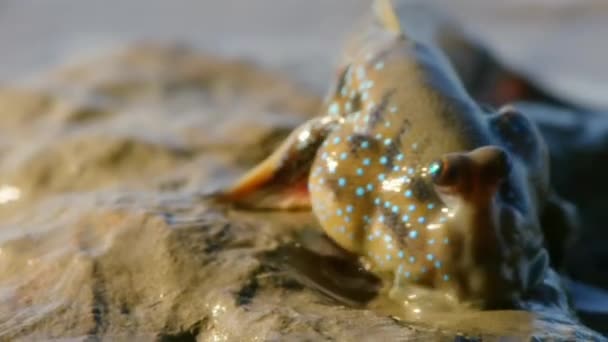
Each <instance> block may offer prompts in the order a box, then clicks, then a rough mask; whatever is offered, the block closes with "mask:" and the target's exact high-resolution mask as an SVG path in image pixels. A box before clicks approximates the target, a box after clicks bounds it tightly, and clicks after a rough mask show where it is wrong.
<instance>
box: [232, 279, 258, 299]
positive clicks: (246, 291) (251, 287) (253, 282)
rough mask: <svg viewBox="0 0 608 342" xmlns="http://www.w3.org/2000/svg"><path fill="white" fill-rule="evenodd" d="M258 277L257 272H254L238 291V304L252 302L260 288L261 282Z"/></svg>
mask: <svg viewBox="0 0 608 342" xmlns="http://www.w3.org/2000/svg"><path fill="white" fill-rule="evenodd" d="M256 273H257V272H256ZM256 277H257V274H253V275H252V277H251V278H250V279H249V281H248V282H247V283H246V284H245V285H244V286H243V287H242V288H241V289H240V290H239V291H238V292H237V293H236V301H235V302H236V305H237V306H243V305H247V304H250V303H251V301H252V300H253V297H255V295H256V293H257V292H258V289H259V288H260V283H259V282H258V279H257V278H256Z"/></svg>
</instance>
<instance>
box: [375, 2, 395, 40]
mask: <svg viewBox="0 0 608 342" xmlns="http://www.w3.org/2000/svg"><path fill="white" fill-rule="evenodd" d="M373 6H374V14H375V16H376V19H378V21H379V23H380V25H382V27H383V28H384V29H386V30H388V31H390V32H393V33H395V34H402V31H401V24H400V23H399V17H398V16H397V11H396V10H395V6H394V5H393V2H392V0H374V5H373Z"/></svg>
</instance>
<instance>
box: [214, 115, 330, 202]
mask: <svg viewBox="0 0 608 342" xmlns="http://www.w3.org/2000/svg"><path fill="white" fill-rule="evenodd" d="M337 120H339V118H333V117H320V118H315V119H312V120H310V121H308V122H306V123H305V124H303V125H302V126H300V127H299V128H297V129H296V130H295V131H293V132H292V133H291V134H290V135H289V137H288V138H287V139H286V140H285V141H284V142H283V143H282V144H281V146H279V148H278V149H277V150H276V151H274V152H273V153H272V154H271V155H270V156H269V157H268V158H266V159H265V160H264V161H262V162H261V163H260V164H258V165H257V166H256V167H254V168H253V169H252V170H250V171H248V172H247V173H246V174H245V175H244V176H242V177H241V178H240V179H238V180H237V181H236V182H235V183H234V184H233V185H232V186H230V187H229V188H228V189H225V190H223V191H220V192H219V193H217V194H216V196H215V197H216V198H217V199H218V200H221V201H224V202H231V203H234V204H235V205H237V206H240V207H245V208H251V209H307V208H310V196H309V193H308V175H309V172H310V167H311V164H312V162H313V160H314V158H315V155H316V152H317V149H318V148H319V146H320V145H321V143H323V141H324V140H325V138H326V137H327V135H328V134H329V133H330V132H331V130H332V129H333V128H334V127H335V125H336V124H337Z"/></svg>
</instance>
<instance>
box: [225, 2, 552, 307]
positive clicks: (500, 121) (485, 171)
mask: <svg viewBox="0 0 608 342" xmlns="http://www.w3.org/2000/svg"><path fill="white" fill-rule="evenodd" d="M374 9H375V13H376V15H375V19H376V20H375V23H374V25H372V26H371V27H370V28H369V31H368V32H366V33H365V35H364V38H363V39H360V40H359V42H358V44H356V45H355V46H351V47H350V49H349V50H348V53H347V55H346V57H345V59H344V61H343V62H342V64H341V66H340V67H339V70H338V73H337V77H336V81H335V82H334V84H333V86H332V87H331V89H330V91H329V93H328V96H327V100H326V101H325V105H324V107H323V112H322V113H321V115H320V116H319V117H317V118H314V119H312V120H310V121H308V122H306V123H305V124H303V125H302V126H300V127H299V128H298V129H296V130H295V131H294V132H293V133H292V134H291V135H290V136H289V137H288V138H287V140H286V141H285V142H284V143H283V144H282V145H281V146H280V147H279V148H278V149H277V151H275V153H273V154H272V155H271V156H270V157H268V158H267V159H266V160H265V161H263V162H262V163H261V164H260V165H258V166H257V167H256V168H254V169H253V170H251V171H250V172H249V173H247V174H246V175H245V176H244V177H242V178H241V179H240V180H239V181H238V182H237V183H236V184H234V185H233V186H232V187H231V188H230V189H228V190H226V191H225V192H224V193H223V194H222V196H223V197H224V198H225V199H228V200H230V201H233V202H237V203H240V204H242V205H245V206H250V207H264V208H279V209H281V208H282V209H286V208H310V207H311V208H312V210H313V211H314V213H315V215H316V216H317V218H318V219H319V222H320V224H321V226H322V227H323V229H324V230H325V232H326V233H327V235H328V236H329V237H331V238H332V239H333V240H334V241H335V242H336V243H337V244H338V245H340V246H341V247H342V248H344V249H346V250H348V251H350V252H352V253H355V254H357V255H360V256H361V257H362V258H363V259H364V260H365V261H366V263H367V264H368V265H369V266H370V269H371V270H372V271H374V272H377V273H389V274H391V275H393V277H394V286H404V284H410V283H416V284H419V285H422V286H428V287H432V288H438V289H442V290H445V291H448V292H452V293H454V294H455V295H456V296H457V297H458V298H461V299H463V300H469V301H473V302H477V303H480V305H481V306H482V307H486V308H492V307H505V306H509V305H510V303H513V302H514V301H517V300H518V298H521V297H522V296H525V294H526V293H529V292H530V291H532V290H533V289H534V288H535V287H536V286H538V285H539V284H540V283H542V279H543V276H544V274H545V272H547V270H548V268H549V257H548V253H547V252H546V248H545V246H544V238H543V233H544V232H543V229H542V227H541V222H540V217H541V212H542V211H543V210H544V208H545V207H547V206H551V205H553V204H554V202H552V200H551V196H550V190H549V188H548V177H549V174H548V172H549V171H548V162H547V152H546V147H545V145H544V142H543V140H542V138H541V136H540V134H539V133H538V130H537V129H536V127H535V126H534V125H533V124H532V123H531V122H530V121H529V120H528V119H527V118H526V117H525V116H524V115H523V114H521V113H519V112H518V111H517V110H516V109H515V108H513V107H505V108H502V109H501V110H499V111H496V112H488V111H487V110H484V109H482V108H481V107H480V106H479V105H478V104H477V103H475V101H473V100H472V99H471V97H470V96H469V95H468V94H467V92H466V91H465V89H464V87H463V86H462V84H461V83H460V82H459V81H458V79H457V77H456V76H455V72H454V71H453V70H452V69H451V67H450V65H449V63H447V62H446V59H445V58H444V57H443V55H442V54H441V53H440V51H439V50H437V49H436V48H435V47H434V46H432V45H429V44H427V43H425V42H421V41H417V40H415V39H413V38H412V37H410V36H408V34H407V32H404V31H403V30H402V29H401V26H400V24H399V19H398V15H397V12H396V11H395V9H394V8H393V6H392V4H391V2H390V1H388V0H377V1H376V2H375V4H374ZM295 189H297V190H295ZM553 207H555V205H553Z"/></svg>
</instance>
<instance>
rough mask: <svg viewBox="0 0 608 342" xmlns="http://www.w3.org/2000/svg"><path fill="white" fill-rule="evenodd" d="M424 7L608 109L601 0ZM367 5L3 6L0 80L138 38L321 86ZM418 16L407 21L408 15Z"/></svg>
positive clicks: (30, 2)
mask: <svg viewBox="0 0 608 342" xmlns="http://www.w3.org/2000/svg"><path fill="white" fill-rule="evenodd" d="M404 2H407V3H416V2H419V3H430V4H434V5H436V7H437V8H438V9H439V10H441V11H443V12H446V13H447V14H448V15H450V16H453V17H454V18H455V20H457V21H458V23H459V24H461V25H462V26H463V27H464V28H465V29H466V30H467V32H468V33H469V34H470V35H471V36H472V37H474V38H475V39H480V40H481V41H483V43H484V44H486V46H487V47H488V48H490V49H492V51H495V52H496V54H497V56H498V57H499V58H500V59H501V60H502V61H504V62H505V63H507V64H508V65H509V66H511V67H513V68H514V69H516V70H518V71H522V72H525V73H526V74H527V75H530V76H531V77H533V78H534V80H535V81H536V82H538V83H540V84H542V85H543V86H544V87H546V88H547V89H550V90H551V91H554V92H556V93H558V94H559V95H560V96H562V97H564V98H567V99H572V100H573V101H575V102H577V103H580V104H584V105H587V106H593V107H594V108H608V99H607V98H608V97H607V96H606V95H605V94H608V89H607V86H606V84H607V83H608V82H607V80H608V68H606V67H605V61H606V60H607V56H608V46H607V45H606V44H604V43H603V41H602V33H605V32H608V23H607V20H606V16H607V15H608V14H607V13H608V3H606V2H605V1H603V0H581V1H575V0H555V1H551V0H530V1H524V0H511V1H501V2H500V3H498V2H487V1H482V0H459V1H446V0H443V1H442V0H431V1H423V2H421V1H404ZM369 4H370V1H369V0H334V1H322V0H311V1H306V2H304V1H297V0H286V1H275V0H256V1H244V0H224V1H219V0H218V1H210V0H204V1H195V0H176V1H171V2H167V1H159V0H151V1H147V0H128V1H119V0H113V1H110V2H82V1H78V0H54V1H40V0H3V1H2V2H0V44H2V46H3V49H2V54H1V55H0V80H7V79H11V78H15V77H23V75H26V74H28V73H31V72H32V71H33V70H39V69H41V68H45V67H48V66H49V65H53V64H56V63H64V62H65V61H66V58H69V59H72V58H75V56H81V55H85V54H87V53H94V52H98V51H99V50H101V49H104V48H110V47H112V46H115V45H116V44H124V43H128V42H132V41H135V40H143V39H153V40H155V41H170V42H175V41H178V42H184V43H187V44H191V45H193V46H195V47H197V48H200V49H202V50H205V51H210V52H213V53H217V54H221V55H227V56H241V57H246V58H248V59H252V60H255V61H258V62H260V63H263V64H265V65H269V66H271V67H272V68H275V69H281V70H286V71H288V72H290V73H291V74H293V75H295V76H296V77H297V78H298V79H299V80H302V81H304V82H307V83H308V84H312V85H315V86H317V87H323V86H324V85H325V84H326V83H327V81H328V75H331V74H332V73H331V71H332V69H331V67H332V65H333V63H334V62H335V57H336V54H337V53H338V51H339V49H338V47H339V46H340V45H341V44H342V42H343V39H344V38H345V37H346V35H347V33H349V32H350V30H351V29H352V26H353V24H354V23H355V21H356V20H357V19H358V18H360V17H361V15H363V14H364V13H365V12H366V11H367V10H368V6H369ZM411 15H412V16H415V14H414V13H411Z"/></svg>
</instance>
